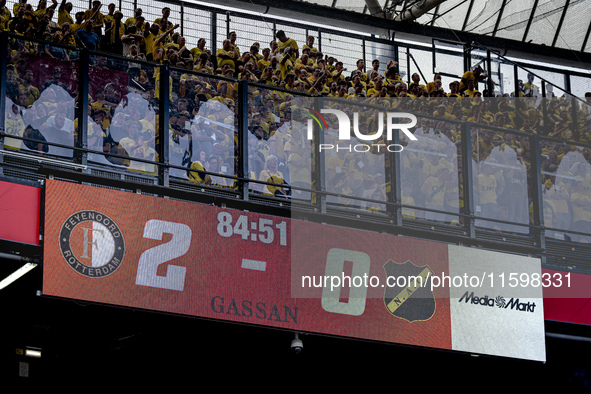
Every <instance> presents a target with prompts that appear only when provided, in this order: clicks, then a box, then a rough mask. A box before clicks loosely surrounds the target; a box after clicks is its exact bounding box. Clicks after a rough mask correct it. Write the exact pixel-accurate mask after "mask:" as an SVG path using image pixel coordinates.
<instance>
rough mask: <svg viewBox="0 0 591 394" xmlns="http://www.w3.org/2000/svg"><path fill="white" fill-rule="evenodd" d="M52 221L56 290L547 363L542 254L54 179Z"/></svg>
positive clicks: (49, 243) (50, 266) (48, 208)
mask: <svg viewBox="0 0 591 394" xmlns="http://www.w3.org/2000/svg"><path fill="white" fill-rule="evenodd" d="M44 223H45V230H44V232H45V234H44V264H43V293H44V294H45V295H48V296H56V297H63V298H70V299H76V300H84V301H90V302H97V303H104V304H110V305H121V306H127V307H131V308H140V309H147V310H155V311H162V312H167V313H175V314H180V315H189V316H197V317H204V318H212V319H219V320H225V321H233V322H241V323H246V324H254V325H262V326H269V327H277V328H282V329H289V330H293V331H297V332H309V333H322V334H327V335H334V336H341V337H351V338H360V339H366V340H373V341H382V342H391V343H401V344H407V345H413V346H423V347H430V348H438V349H448V350H457V351H464V352H471V353H480V354H490V355H497V356H505V357H515V358H522V359H530V360H537V361H545V344H544V314H543V297H542V286H540V285H536V284H538V283H543V277H542V271H541V263H540V259H536V258H531V257H527V256H517V255H509V254H504V253H499V252H492V251H485V250H480V249H474V248H467V247H460V246H455V245H448V244H444V243H438V242H433V241H425V240H419V239H413V238H408V237H401V236H394V235H391V234H382V233H377V232H371V231H362V230H357V229H351V228H346V227H339V226H332V225H325V224H319V223H312V222H306V221H302V220H296V219H292V218H285V217H277V216H270V215H264V214H259V213H253V212H245V211H238V210H233V209H227V208H220V207H214V206H208V205H203V204H198V203H191V202H185V201H179V200H173V199H164V198H158V197H152V196H145V195H139V194H134V193H129V192H123V191H117V190H110V189H104V188H97V187H92V186H86V185H79V184H73V183H69V182H60V181H56V180H48V181H47V184H46V192H45V218H44ZM515 275H519V276H515ZM509 278H512V279H515V280H521V281H522V282H521V283H523V280H524V278H527V279H528V286H520V289H517V288H516V287H511V288H510V287H509V286H508V285H507V284H508V283H509ZM552 279H553V278H546V280H547V282H548V281H552ZM562 279H564V280H566V278H562ZM536 280H537V281H536Z"/></svg>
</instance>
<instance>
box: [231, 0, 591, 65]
mask: <svg viewBox="0 0 591 394" xmlns="http://www.w3.org/2000/svg"><path fill="white" fill-rule="evenodd" d="M243 1H245V2H246V3H249V4H251V5H254V4H257V5H266V6H267V7H268V8H269V7H271V8H280V9H288V10H291V11H294V12H301V13H305V14H309V15H316V16H323V17H326V18H331V19H333V20H342V21H345V22H352V23H359V24H366V25H368V24H369V25H372V26H375V27H376V28H385V29H390V30H394V31H396V32H404V33H412V34H417V35H424V36H430V37H434V38H444V39H453V40H456V41H461V42H467V43H469V42H472V41H477V42H478V43H480V44H482V45H486V46H488V47H497V48H498V47H507V48H510V49H513V50H517V51H523V52H529V53H538V54H540V55H550V56H553V57H556V56H557V57H559V58H563V57H564V55H567V56H568V57H571V58H576V59H577V60H578V61H583V62H587V61H589V59H590V58H591V56H589V55H591V39H590V35H591V13H589V12H588V10H589V7H591V0H519V1H518V0H478V1H476V0H284V1H281V2H273V1H268V0H247V1H246V0H243ZM240 2H242V1H240ZM556 51H558V53H557V52H556ZM581 56H582V57H581Z"/></svg>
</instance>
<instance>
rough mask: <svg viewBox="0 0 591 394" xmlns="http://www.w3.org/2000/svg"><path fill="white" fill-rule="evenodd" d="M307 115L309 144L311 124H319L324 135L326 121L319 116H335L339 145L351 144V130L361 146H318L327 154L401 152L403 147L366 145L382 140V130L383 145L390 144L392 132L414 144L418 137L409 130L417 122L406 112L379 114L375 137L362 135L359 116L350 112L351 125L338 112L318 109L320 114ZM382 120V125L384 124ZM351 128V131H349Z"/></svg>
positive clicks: (309, 111)
mask: <svg viewBox="0 0 591 394" xmlns="http://www.w3.org/2000/svg"><path fill="white" fill-rule="evenodd" d="M307 114H308V115H309V116H310V118H309V119H308V124H307V126H308V134H307V138H308V140H312V138H313V135H314V123H316V124H318V126H319V127H320V130H321V131H322V132H326V131H327V130H328V129H329V127H328V123H327V122H326V119H325V118H324V117H323V116H322V114H332V115H334V116H336V118H337V120H338V140H339V142H347V141H351V137H352V135H351V129H352V130H353V136H354V138H355V139H356V140H358V141H359V142H360V143H358V144H353V143H350V142H349V143H345V144H342V143H338V144H319V146H318V151H319V152H322V151H326V150H335V151H337V152H338V151H339V150H346V151H348V152H369V151H370V150H377V151H378V152H380V151H381V150H382V149H385V150H387V151H388V152H402V150H403V149H404V147H403V146H402V145H400V144H390V143H368V142H371V141H377V140H379V139H381V138H382V137H383V134H384V128H385V129H386V142H389V141H392V140H393V137H392V135H393V132H394V130H400V131H401V132H403V133H404V135H406V137H407V138H408V139H409V140H411V141H416V140H417V137H415V136H414V135H413V133H412V132H411V131H410V129H411V128H413V127H414V126H416V124H417V118H416V116H415V115H413V114H410V113H406V112H386V113H384V112H378V113H377V114H376V117H377V123H378V124H377V128H378V129H377V131H376V132H375V133H373V134H372V133H363V132H361V131H360V127H359V112H357V111H355V112H353V122H351V119H350V116H349V115H348V114H347V113H345V112H343V111H341V110H337V109H325V108H323V109H321V110H320V113H319V112H318V111H315V110H313V109H312V110H308V111H307ZM384 118H385V121H384ZM404 119H410V122H406V123H400V122H401V121H402V120H404ZM351 124H352V125H353V127H351Z"/></svg>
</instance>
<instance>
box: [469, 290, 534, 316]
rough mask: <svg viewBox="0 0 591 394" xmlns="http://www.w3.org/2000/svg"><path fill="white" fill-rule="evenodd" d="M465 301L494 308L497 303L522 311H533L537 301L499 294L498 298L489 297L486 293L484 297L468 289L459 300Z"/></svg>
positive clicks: (504, 307) (499, 306) (505, 307)
mask: <svg viewBox="0 0 591 394" xmlns="http://www.w3.org/2000/svg"><path fill="white" fill-rule="evenodd" d="M462 301H464V303H466V304H468V303H471V304H472V305H479V306H485V307H491V308H494V307H495V305H496V306H497V307H498V308H501V309H514V310H516V311H521V312H531V313H533V312H534V311H535V308H536V303H535V302H519V298H511V299H510V300H509V301H507V300H506V299H505V298H504V297H502V296H497V297H496V298H493V297H489V296H487V295H485V296H484V297H476V296H475V295H474V292H471V293H470V292H468V291H466V292H465V293H464V295H463V296H462V298H460V300H459V302H462Z"/></svg>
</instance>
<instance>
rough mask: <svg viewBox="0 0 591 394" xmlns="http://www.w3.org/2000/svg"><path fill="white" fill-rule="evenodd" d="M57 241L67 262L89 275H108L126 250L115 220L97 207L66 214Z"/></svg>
mask: <svg viewBox="0 0 591 394" xmlns="http://www.w3.org/2000/svg"><path fill="white" fill-rule="evenodd" d="M59 243H60V249H61V251H62V256H64V259H65V260H66V262H67V263H68V265H69V266H70V267H72V269H74V270H75V271H76V272H78V273H79V274H81V275H84V276H87V277H89V278H101V277H105V276H108V275H111V274H112V273H113V272H115V271H116V270H117V268H119V266H120V265H121V262H122V261H123V256H124V254H125V242H124V240H123V234H121V230H120V229H119V227H118V226H117V224H116V223H115V222H114V221H113V220H112V219H111V218H109V217H108V216H106V215H104V214H102V213H100V212H96V211H80V212H76V213H74V214H72V215H71V216H70V217H69V218H67V219H66V221H65V222H64V224H63V225H62V229H61V231H60V239H59Z"/></svg>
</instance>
